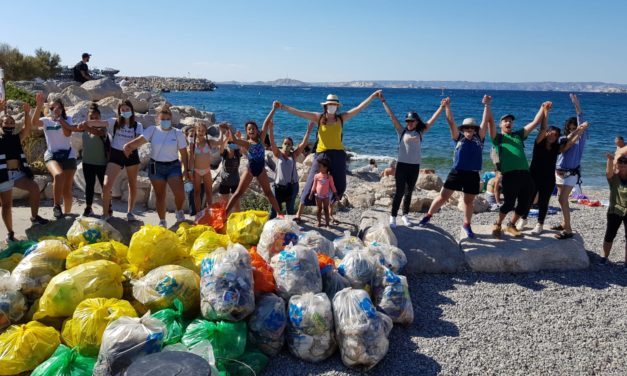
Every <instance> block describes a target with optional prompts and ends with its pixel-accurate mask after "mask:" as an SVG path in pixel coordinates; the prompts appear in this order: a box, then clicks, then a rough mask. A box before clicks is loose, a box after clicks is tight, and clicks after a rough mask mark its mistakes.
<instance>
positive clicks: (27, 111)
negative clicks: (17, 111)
mask: <svg viewBox="0 0 627 376" xmlns="http://www.w3.org/2000/svg"><path fill="white" fill-rule="evenodd" d="M22 109H24V116H30V104H28V102H24V104H22ZM0 111H2V105H0Z"/></svg>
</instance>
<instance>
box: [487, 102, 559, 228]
mask: <svg viewBox="0 0 627 376" xmlns="http://www.w3.org/2000/svg"><path fill="white" fill-rule="evenodd" d="M551 106H552V103H551V102H544V103H543V104H542V106H540V110H539V111H538V113H537V114H536V116H535V118H534V119H533V121H532V122H531V123H529V124H527V125H525V127H524V128H523V129H520V130H518V131H515V132H514V131H513V128H514V119H515V117H514V115H512V114H507V115H504V116H502V117H501V123H500V127H501V133H500V134H499V133H497V131H496V124H495V122H494V118H490V119H489V124H490V139H491V140H492V145H494V146H495V147H496V149H497V154H498V159H499V164H498V167H499V170H500V171H501V173H502V179H501V182H502V187H503V188H502V190H501V191H502V192H503V197H504V200H503V205H501V208H500V209H499V216H498V218H497V220H496V223H495V224H494V227H493V228H492V235H493V236H494V237H496V238H498V239H500V238H501V234H502V229H501V226H502V224H503V220H504V219H505V217H506V216H507V214H508V213H509V212H510V211H512V209H514V216H513V217H512V220H511V221H509V222H508V224H507V227H506V228H505V231H507V232H508V233H510V234H511V235H513V236H515V237H521V236H522V233H521V232H520V231H518V230H517V229H516V226H515V224H516V222H517V221H518V219H520V217H521V216H523V215H525V214H526V213H527V211H528V210H529V205H530V204H531V200H532V199H533V197H531V193H532V188H533V180H532V179H531V174H530V173H529V163H528V162H527V156H526V155H525V145H524V143H523V142H524V140H525V139H526V138H527V136H528V135H529V133H531V131H533V130H534V129H535V128H536V127H537V126H538V124H540V122H541V121H542V119H543V118H544V116H545V111H548V109H550V108H551ZM514 207H515V208H514Z"/></svg>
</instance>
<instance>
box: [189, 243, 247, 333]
mask: <svg viewBox="0 0 627 376" xmlns="http://www.w3.org/2000/svg"><path fill="white" fill-rule="evenodd" d="M200 273H201V280H200V310H201V313H202V316H203V317H204V318H206V319H207V320H228V321H239V320H242V319H244V318H245V317H246V316H248V315H250V314H251V313H252V312H253V310H254V309H255V293H254V285H253V270H252V266H251V263H250V255H249V254H248V251H247V250H246V248H244V247H243V246H242V245H240V244H232V245H229V248H228V251H227V250H225V249H224V248H221V249H218V250H216V251H214V252H213V253H211V254H210V255H209V256H207V257H205V259H204V260H203V262H202V266H201V272H200Z"/></svg>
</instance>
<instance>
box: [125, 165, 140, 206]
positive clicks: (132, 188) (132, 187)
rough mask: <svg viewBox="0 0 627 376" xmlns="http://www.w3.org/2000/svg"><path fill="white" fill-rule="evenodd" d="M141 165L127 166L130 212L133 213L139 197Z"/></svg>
mask: <svg viewBox="0 0 627 376" xmlns="http://www.w3.org/2000/svg"><path fill="white" fill-rule="evenodd" d="M138 172H139V165H135V166H128V167H126V176H128V204H127V210H128V213H132V212H133V209H134V208H135V200H136V199H137V173H138Z"/></svg>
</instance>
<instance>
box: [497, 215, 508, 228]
mask: <svg viewBox="0 0 627 376" xmlns="http://www.w3.org/2000/svg"><path fill="white" fill-rule="evenodd" d="M505 217H507V213H505V214H503V213H501V212H499V217H498V218H497V220H496V223H495V224H497V225H499V226H500V225H502V224H503V220H504V219H505Z"/></svg>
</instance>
